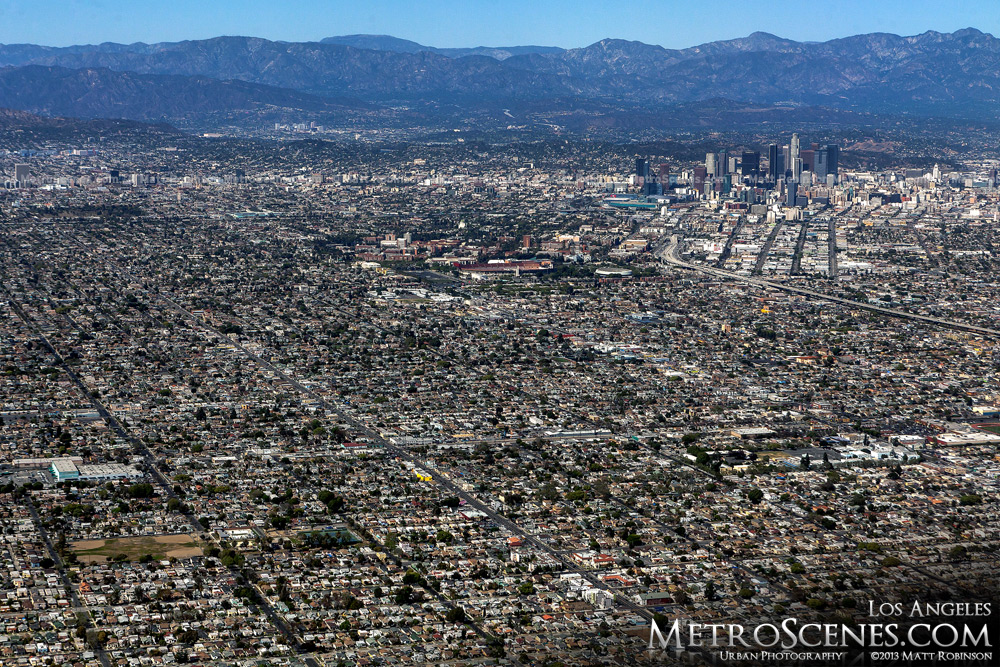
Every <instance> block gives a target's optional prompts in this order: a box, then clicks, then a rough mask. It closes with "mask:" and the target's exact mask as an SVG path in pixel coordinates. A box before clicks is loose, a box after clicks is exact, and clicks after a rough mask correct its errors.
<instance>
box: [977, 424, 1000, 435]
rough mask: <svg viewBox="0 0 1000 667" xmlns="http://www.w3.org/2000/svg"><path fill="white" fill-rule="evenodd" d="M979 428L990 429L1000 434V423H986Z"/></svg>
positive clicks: (991, 431)
mask: <svg viewBox="0 0 1000 667" xmlns="http://www.w3.org/2000/svg"><path fill="white" fill-rule="evenodd" d="M979 428H981V429H982V430H984V431H989V432H990V433H996V434H997V435H1000V424H985V425H983V426H980V427H979Z"/></svg>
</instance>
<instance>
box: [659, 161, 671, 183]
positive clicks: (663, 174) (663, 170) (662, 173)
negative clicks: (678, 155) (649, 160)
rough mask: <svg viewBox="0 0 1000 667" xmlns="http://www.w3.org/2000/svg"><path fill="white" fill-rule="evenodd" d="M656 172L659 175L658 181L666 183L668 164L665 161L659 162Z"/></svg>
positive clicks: (668, 173) (668, 174)
mask: <svg viewBox="0 0 1000 667" xmlns="http://www.w3.org/2000/svg"><path fill="white" fill-rule="evenodd" d="M657 174H658V175H659V177H660V183H666V182H667V179H669V178H670V165H669V164H667V163H666V162H661V163H660V164H659V165H658V166H657Z"/></svg>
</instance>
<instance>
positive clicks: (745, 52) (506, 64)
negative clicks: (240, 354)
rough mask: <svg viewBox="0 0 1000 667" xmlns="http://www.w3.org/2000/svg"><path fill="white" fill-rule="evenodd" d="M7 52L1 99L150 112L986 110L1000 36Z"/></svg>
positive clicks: (84, 112)
mask: <svg viewBox="0 0 1000 667" xmlns="http://www.w3.org/2000/svg"><path fill="white" fill-rule="evenodd" d="M362 47H363V48H362ZM501 51H502V52H503V53H502V54H501V53H499V52H501ZM489 53H491V54H492V55H489ZM0 65H10V66H12V67H8V68H5V69H2V70H0V105H6V106H12V107H16V108H22V109H28V110H31V111H37V112H40V113H57V114H61V115H75V116H89V117H93V116H98V115H116V114H117V115H120V116H123V117H129V118H139V119H144V120H148V119H173V118H179V117H184V116H186V115H189V114H197V113H202V112H215V111H236V110H253V109H258V108H261V107H284V108H289V109H306V110H313V111H324V110H325V111H330V110H331V109H330V108H328V107H327V106H326V105H327V104H328V102H326V101H324V98H344V97H347V98H352V99H357V100H363V101H364V102H365V103H371V104H382V105H386V104H388V105H397V104H404V105H405V104H410V103H415V102H420V103H426V104H431V105H434V104H443V105H452V106H454V105H469V106H470V107H476V108H479V109H499V108H503V107H504V106H509V105H511V104H514V103H519V102H524V101H535V102H545V101H549V102H551V103H552V104H556V103H557V102H556V101H557V100H560V101H562V102H563V103H564V102H565V101H566V100H578V101H581V102H583V101H587V100H590V101H595V102H601V103H603V104H613V105H618V106H620V107H622V108H623V109H624V108H628V109H630V110H633V109H641V108H643V107H648V106H649V105H653V104H682V103H688V102H698V101H705V100H710V99H714V98H727V99H731V100H737V101H740V102H747V103H753V104H758V105H779V106H810V105H823V106H829V107H833V108H839V109H846V110H852V111H861V112H874V113H893V114H897V113H911V114H938V115H955V116H957V117H959V116H961V117H976V118H983V119H987V118H989V119H995V112H994V111H993V107H994V105H996V104H998V103H1000V40H998V39H997V38H995V37H993V36H992V35H989V34H986V33H982V32H980V31H978V30H974V29H966V30H960V31H957V32H954V33H950V34H949V33H938V32H926V33H923V34H921V35H915V36H909V37H901V36H898V35H891V34H887V33H871V34H866V35H856V36H853V37H846V38H842V39H836V40H831V41H828V42H818V43H812V42H796V41H793V40H789V39H784V38H781V37H777V36H775V35H771V34H768V33H762V32H757V33H753V34H751V35H749V36H747V37H743V38H739V39H733V40H725V41H718V42H711V43H708V44H702V45H699V46H695V47H691V48H687V49H666V48H663V47H661V46H656V45H650V44H644V43H642V42H636V41H627V40H618V39H605V40H601V41H599V42H597V43H595V44H591V45H590V46H586V47H582V48H576V49H565V50H564V49H558V48H556V47H497V48H492V47H477V48H471V49H435V48H433V47H425V46H424V45H421V44H418V43H416V42H411V41H409V40H401V39H398V38H394V37H389V36H385V35H347V36H343V37H331V38H327V39H326V40H323V41H321V42H280V41H271V40H266V39H261V38H252V37H215V38H212V39H205V40H191V41H184V42H172V43H160V44H142V43H137V44H129V45H124V44H113V43H106V44H99V45H90V46H87V45H84V46H73V47H65V48H51V47H43V46H37V45H25V44H20V45H0ZM39 67H40V68H41V69H39ZM31 68H34V69H31ZM21 69H23V70H24V71H23V72H20V73H18V70H21ZM65 70H72V71H85V72H89V73H90V74H88V75H86V76H84V75H80V74H78V75H70V74H69V73H68V72H67V71H65ZM98 71H99V72H103V74H101V75H100V76H98V75H96V74H94V73H95V72H98ZM113 73H116V74H118V75H119V76H112V74H113ZM142 77H147V78H142ZM148 77H161V78H159V79H155V78H148ZM163 77H174V78H163ZM185 79H189V80H185ZM59 86H66V91H65V93H64V94H63V95H61V96H60V95H59V90H58V87H59ZM140 97H141V98H144V99H137V98H140ZM213 97H214V99H215V102H214V103H213V101H212V100H213ZM213 105H214V106H213ZM334 106H336V103H335V104H334ZM347 106H351V105H350V104H348V105H347ZM554 108H555V107H553V109H554Z"/></svg>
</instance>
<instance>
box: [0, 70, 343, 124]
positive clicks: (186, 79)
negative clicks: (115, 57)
mask: <svg viewBox="0 0 1000 667" xmlns="http://www.w3.org/2000/svg"><path fill="white" fill-rule="evenodd" d="M0 107H8V108H12V109H25V110H28V111H32V112H34V113H38V114H43V115H46V116H75V117H82V118H129V119H135V120H145V121H165V120H168V119H177V118H182V117H184V116H186V115H188V114H200V113H218V112H227V111H237V110H246V109H254V108H261V107H286V108H294V109H305V110H313V111H322V110H325V111H333V110H336V109H337V108H338V105H337V104H335V103H334V102H333V101H332V100H328V99H325V98H320V97H316V96H313V95H308V94H305V93H299V92H296V91H294V90H288V89H284V88H273V87H268V86H262V85H259V84H253V83H247V82H245V81H218V80H216V79H211V78H208V77H203V76H176V75H148V74H137V73H135V72H115V71H112V70H109V69H106V68H86V69H69V68H65V67H44V66H41V65H27V66H24V67H5V68H0Z"/></svg>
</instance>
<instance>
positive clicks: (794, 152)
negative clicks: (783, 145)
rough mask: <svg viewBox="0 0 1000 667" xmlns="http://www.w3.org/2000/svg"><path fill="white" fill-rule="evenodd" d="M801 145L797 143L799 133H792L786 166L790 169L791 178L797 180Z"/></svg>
mask: <svg viewBox="0 0 1000 667" xmlns="http://www.w3.org/2000/svg"><path fill="white" fill-rule="evenodd" d="M801 152H802V146H801V144H800V143H799V135H798V134H793V135H792V141H791V143H790V144H789V147H788V166H789V167H791V169H792V178H794V179H795V180H796V181H797V180H799V174H801V173H802V155H801Z"/></svg>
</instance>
